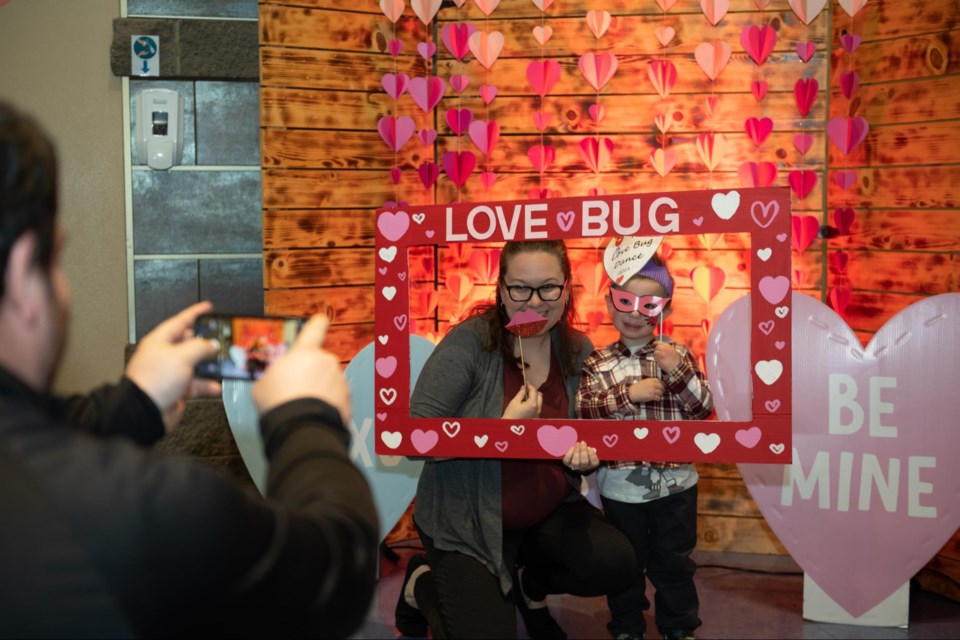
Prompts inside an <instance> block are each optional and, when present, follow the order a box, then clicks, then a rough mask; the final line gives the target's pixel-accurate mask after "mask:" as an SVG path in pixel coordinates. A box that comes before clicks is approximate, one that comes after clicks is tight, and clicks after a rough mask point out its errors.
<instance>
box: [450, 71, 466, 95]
mask: <svg viewBox="0 0 960 640" xmlns="http://www.w3.org/2000/svg"><path fill="white" fill-rule="evenodd" d="M469 84H470V78H468V77H467V76H465V75H463V74H457V75H453V76H450V86H451V87H453V90H454V91H456V92H457V93H463V90H464V89H466V88H467V85H469Z"/></svg>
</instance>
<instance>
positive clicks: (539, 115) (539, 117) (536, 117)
mask: <svg viewBox="0 0 960 640" xmlns="http://www.w3.org/2000/svg"><path fill="white" fill-rule="evenodd" d="M532 118H533V126H535V127H536V128H537V131H544V130H546V128H547V127H549V126H550V121H551V120H552V119H553V116H552V115H550V114H549V113H547V112H546V111H534V112H533V116H532Z"/></svg>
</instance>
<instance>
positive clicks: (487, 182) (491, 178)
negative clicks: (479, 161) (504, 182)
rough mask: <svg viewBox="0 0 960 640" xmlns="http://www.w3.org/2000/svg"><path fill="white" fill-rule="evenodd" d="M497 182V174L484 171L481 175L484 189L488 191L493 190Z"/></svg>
mask: <svg viewBox="0 0 960 640" xmlns="http://www.w3.org/2000/svg"><path fill="white" fill-rule="evenodd" d="M496 181H497V174H495V173H494V172H493V171H484V172H483V173H481V174H480V183H481V184H483V188H484V189H486V190H487V191H490V189H493V184H494V183H495V182H496Z"/></svg>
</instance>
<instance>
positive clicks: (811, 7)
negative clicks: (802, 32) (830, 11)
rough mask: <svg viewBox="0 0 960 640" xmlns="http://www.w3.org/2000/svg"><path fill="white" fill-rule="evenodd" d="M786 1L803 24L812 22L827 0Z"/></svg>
mask: <svg viewBox="0 0 960 640" xmlns="http://www.w3.org/2000/svg"><path fill="white" fill-rule="evenodd" d="M788 2H789V3H790V8H791V9H793V12H794V13H795V14H797V17H798V18H800V21H801V22H803V24H810V23H811V22H813V19H814V18H816V17H817V16H818V15H820V12H821V11H823V7H824V6H826V4H827V0H788Z"/></svg>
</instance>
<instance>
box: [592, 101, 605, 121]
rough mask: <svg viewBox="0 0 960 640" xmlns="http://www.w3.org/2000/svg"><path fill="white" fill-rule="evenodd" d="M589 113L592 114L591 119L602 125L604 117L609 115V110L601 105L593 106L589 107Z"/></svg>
mask: <svg viewBox="0 0 960 640" xmlns="http://www.w3.org/2000/svg"><path fill="white" fill-rule="evenodd" d="M587 113H589V114H590V117H591V118H593V121H594V122H596V123H597V124H600V123H601V122H602V121H603V118H604V116H606V115H607V108H606V107H605V106H603V105H601V104H592V105H590V106H589V107H587Z"/></svg>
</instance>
